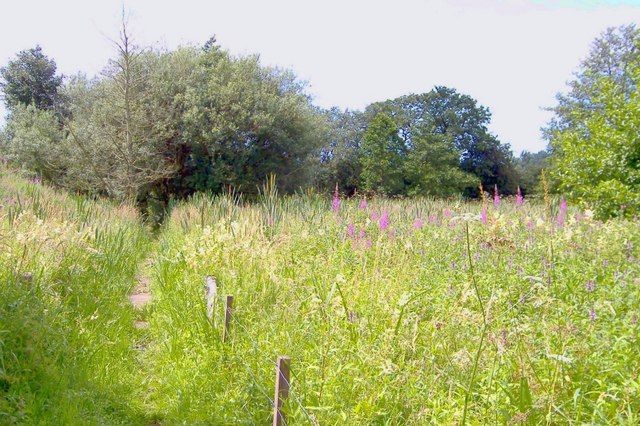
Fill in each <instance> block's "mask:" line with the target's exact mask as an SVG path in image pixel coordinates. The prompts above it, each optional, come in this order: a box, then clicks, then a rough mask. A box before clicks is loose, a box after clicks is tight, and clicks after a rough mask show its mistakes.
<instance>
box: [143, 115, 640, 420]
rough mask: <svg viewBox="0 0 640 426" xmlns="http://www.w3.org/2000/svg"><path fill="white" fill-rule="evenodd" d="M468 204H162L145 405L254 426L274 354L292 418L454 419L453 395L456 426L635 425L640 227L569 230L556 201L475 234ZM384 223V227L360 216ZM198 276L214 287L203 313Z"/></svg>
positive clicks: (168, 414) (162, 412)
mask: <svg viewBox="0 0 640 426" xmlns="http://www.w3.org/2000/svg"><path fill="white" fill-rule="evenodd" d="M381 121H382V120H381ZM385 121H386V120H385ZM267 204H268V205H267ZM481 209H482V206H481V204H480V203H460V202H455V201H454V202H442V201H430V200H425V199H421V198H414V199H410V200H409V199H400V200H393V201H390V200H388V199H372V200H369V206H368V208H367V209H361V208H360V207H359V206H358V200H343V202H342V205H341V207H340V211H339V212H338V213H336V212H334V211H331V209H330V207H329V205H328V202H327V200H324V202H318V200H317V199H315V198H306V197H298V196H294V197H287V198H277V199H269V201H268V202H267V201H266V200H265V204H263V203H259V204H254V205H240V204H238V203H237V202H236V201H235V200H234V199H233V198H232V197H229V196H218V197H215V198H207V197H202V196H199V197H196V198H195V199H194V200H192V201H191V202H188V203H183V204H181V205H180V206H178V207H176V209H174V211H173V215H172V218H171V220H170V221H169V222H168V223H167V225H166V227H165V228H164V232H163V234H162V235H161V240H160V243H159V255H158V256H157V258H156V262H157V263H156V267H155V268H154V271H155V274H154V281H153V286H152V288H153V292H154V296H155V297H156V299H155V302H154V306H153V307H152V309H151V313H150V334H151V336H152V337H151V344H150V346H149V349H147V350H148V351H149V352H148V357H147V358H146V362H147V363H146V364H145V370H146V371H147V372H148V373H149V375H150V381H149V384H150V389H151V391H150V394H149V396H148V399H149V402H150V406H151V407H153V408H152V411H153V412H156V413H157V414H158V416H159V418H161V419H162V420H164V421H165V422H166V423H169V424H173V423H188V424H201V423H208V422H211V423H221V424H244V423H246V424H252V423H255V424H265V423H268V422H269V421H270V407H271V403H270V398H271V397H272V392H273V365H274V361H275V359H276V357H277V356H278V355H283V354H286V355H289V356H290V357H291V359H292V374H291V392H290V397H289V400H288V403H287V406H286V410H287V414H288V417H287V423H288V424H307V423H309V424H312V423H314V422H315V423H316V424H354V425H360V424H362V425H365V424H460V423H461V420H462V411H463V406H464V401H465V399H467V397H468V401H469V403H468V413H467V420H468V423H467V424H484V423H496V424H510V423H511V424H518V423H522V424H540V423H548V424H562V423H577V424H579V423H599V424H600V423H602V424H607V423H611V422H619V423H621V424H629V425H631V424H635V423H636V422H637V421H638V420H639V419H638V416H637V414H636V413H638V411H639V410H640V399H638V398H637V389H638V383H637V378H636V377H635V375H634V374H635V371H637V369H638V367H639V366H640V364H639V362H640V345H639V344H638V343H639V342H638V335H637V327H638V326H637V312H636V311H637V309H636V308H637V306H638V303H640V292H639V287H638V286H637V285H636V284H637V276H638V273H639V272H640V269H639V266H640V263H639V262H638V258H639V256H640V252H639V251H638V247H640V227H638V223H637V221H627V220H622V219H617V220H612V221H608V222H606V223H601V222H598V221H594V220H591V219H589V218H588V216H587V218H585V219H582V220H581V221H576V220H575V219H574V213H577V210H575V209H574V208H570V211H569V215H568V219H567V221H566V224H565V226H564V227H559V226H558V224H557V222H556V220H554V218H549V217H548V215H547V210H546V207H545V206H544V205H539V204H536V203H534V202H530V203H526V204H525V205H524V206H520V207H516V206H515V204H514V203H507V202H506V201H503V203H502V204H501V205H500V207H499V208H491V209H489V212H488V215H489V218H488V222H487V224H486V225H483V224H481V222H480V221H479V220H477V217H478V216H479V214H480V211H481ZM381 211H385V212H387V213H388V214H389V221H390V225H389V228H388V229H386V230H381V229H380V227H379V225H378V223H377V222H375V221H373V222H372V221H371V220H370V217H371V214H372V213H379V212H381ZM429 216H433V217H435V220H434V221H433V222H431V223H429V221H425V222H426V223H424V224H423V226H422V227H416V226H415V222H416V219H417V218H424V219H427V218H428V217H429ZM273 218H277V219H276V220H273ZM466 223H468V224H469V228H470V229H469V231H470V235H469V237H470V238H469V239H470V250H469V253H467V249H466V241H465V224H466ZM350 224H353V225H354V227H355V233H354V236H353V237H350V236H349V234H348V229H349V225H350ZM360 231H364V232H365V234H364V236H363V237H360ZM550 248H552V250H551V249H550ZM469 258H471V261H472V263H473V266H474V271H475V277H476V281H477V285H478V293H479V295H480V297H481V299H482V300H483V301H484V302H485V303H484V305H483V306H482V307H483V308H484V310H485V312H486V318H487V324H488V325H487V328H486V333H484V335H485V336H486V338H485V340H484V346H483V349H482V350H481V351H478V348H479V344H480V338H481V331H482V326H483V325H482V324H483V320H482V318H483V313H482V308H481V306H480V305H479V304H478V301H477V299H476V297H475V296H474V289H473V287H472V283H471V278H470V276H469V270H468V267H467V265H468V262H469ZM205 275H213V276H214V277H215V278H216V280H217V282H218V285H219V293H220V295H221V297H219V298H218V299H217V304H216V308H215V310H214V312H215V315H214V319H213V321H209V320H208V319H207V317H206V314H205V312H206V309H205V304H204V297H203V292H202V285H203V277H204V276H205ZM590 281H593V282H594V284H593V287H591V284H589V282H590ZM226 294H232V295H234V296H235V302H234V314H233V318H234V319H233V322H232V325H231V335H230V338H229V340H228V341H227V342H226V343H223V342H222V341H221V322H222V319H223V311H224V308H223V306H222V303H223V302H222V301H223V300H224V295H226ZM591 311H593V313H594V314H593V315H591ZM476 353H479V354H480V355H479V356H478V361H477V371H476V373H475V379H474V384H473V392H472V393H469V391H468V386H469V383H470V378H471V375H472V371H473V369H474V357H475V354H476ZM221 366H223V367H221ZM602 395H615V398H613V397H603V396H602Z"/></svg>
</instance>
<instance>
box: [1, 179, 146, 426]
mask: <svg viewBox="0 0 640 426" xmlns="http://www.w3.org/2000/svg"><path fill="white" fill-rule="evenodd" d="M11 174H12V173H9V172H8V171H6V170H4V169H0V246H1V247H2V250H0V423H3V424H78V423H83V424H96V425H97V424H130V423H131V422H136V423H142V422H143V419H144V415H143V414H144V412H143V410H142V409H141V407H142V400H141V398H142V396H143V387H141V384H142V382H141V379H142V375H141V374H140V371H139V366H138V365H137V362H136V359H137V357H136V350H135V348H134V347H133V343H134V342H135V341H136V333H137V332H136V330H135V329H134V327H133V318H134V312H133V309H132V307H131V306H130V304H129V302H128V300H127V295H128V294H129V292H130V291H131V289H132V288H133V285H134V281H135V280H134V276H135V274H136V271H137V269H138V266H139V263H140V261H141V260H142V257H143V256H144V255H145V252H146V250H147V249H148V248H149V239H148V237H147V233H146V232H145V231H144V229H143V228H142V227H141V226H140V225H139V220H138V217H137V214H136V212H135V210H133V209H132V208H131V207H127V206H120V207H118V206H112V205H109V204H107V203H101V202H93V201H88V200H87V199H85V198H82V197H69V196H66V195H63V194H60V193H57V192H55V191H52V190H51V189H49V188H46V187H43V186H42V185H40V184H39V183H37V182H26V181H23V180H21V179H18V178H15V177H12V176H11Z"/></svg>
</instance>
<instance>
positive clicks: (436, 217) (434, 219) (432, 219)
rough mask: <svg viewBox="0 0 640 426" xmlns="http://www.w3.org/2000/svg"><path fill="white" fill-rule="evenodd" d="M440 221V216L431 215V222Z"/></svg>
mask: <svg viewBox="0 0 640 426" xmlns="http://www.w3.org/2000/svg"><path fill="white" fill-rule="evenodd" d="M437 221H438V216H436V215H435V214H432V215H430V216H429V223H436V222H437Z"/></svg>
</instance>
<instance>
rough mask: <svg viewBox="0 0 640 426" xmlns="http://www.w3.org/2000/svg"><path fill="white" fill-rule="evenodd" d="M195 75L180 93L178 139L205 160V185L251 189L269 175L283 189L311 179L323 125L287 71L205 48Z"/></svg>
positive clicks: (288, 188) (322, 135)
mask: <svg viewBox="0 0 640 426" xmlns="http://www.w3.org/2000/svg"><path fill="white" fill-rule="evenodd" d="M194 78H195V84H194V85H193V86H191V87H190V88H188V89H187V90H186V91H185V93H184V105H185V113H184V116H183V125H184V137H185V138H186V140H188V141H190V143H191V144H192V146H193V147H194V149H197V150H198V151H199V153H200V155H203V156H204V157H205V158H206V163H207V171H206V173H207V186H208V187H209V189H211V190H213V191H220V190H222V189H223V188H225V187H227V186H232V187H234V188H236V189H239V190H240V191H242V192H243V193H245V194H252V193H256V192H257V188H258V185H259V184H260V183H261V182H264V181H265V179H266V178H267V177H268V176H269V175H270V174H275V175H276V177H277V180H278V185H279V187H280V188H281V189H283V190H285V191H292V190H294V189H296V188H298V187H299V186H301V185H303V184H305V183H306V182H307V181H308V180H309V178H310V177H309V176H308V175H307V173H308V170H309V167H308V164H309V161H310V160H311V156H312V155H313V154H314V153H316V152H317V150H318V149H319V148H320V146H321V142H322V140H323V138H324V131H325V127H324V121H323V119H322V117H321V115H320V114H319V113H318V111H317V110H316V109H315V108H314V107H313V106H312V104H311V101H310V99H309V97H308V96H307V95H306V94H305V93H304V89H305V86H304V84H302V83H301V82H300V81H298V80H297V79H296V77H295V75H294V74H293V73H291V72H289V71H283V70H280V69H277V68H270V67H264V66H261V65H260V62H259V58H258V57H257V56H248V57H240V58H234V57H232V56H231V55H229V54H228V53H227V52H225V51H223V50H221V49H219V48H217V47H215V46H209V47H207V48H206V49H204V50H203V51H202V53H201V54H200V56H199V58H198V61H197V65H196V71H195V77H194Z"/></svg>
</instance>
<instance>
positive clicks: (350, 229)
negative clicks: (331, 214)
mask: <svg viewBox="0 0 640 426" xmlns="http://www.w3.org/2000/svg"><path fill="white" fill-rule="evenodd" d="M347 235H348V236H349V238H353V237H355V235H356V226H355V225H354V224H353V223H350V224H349V225H347Z"/></svg>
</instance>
